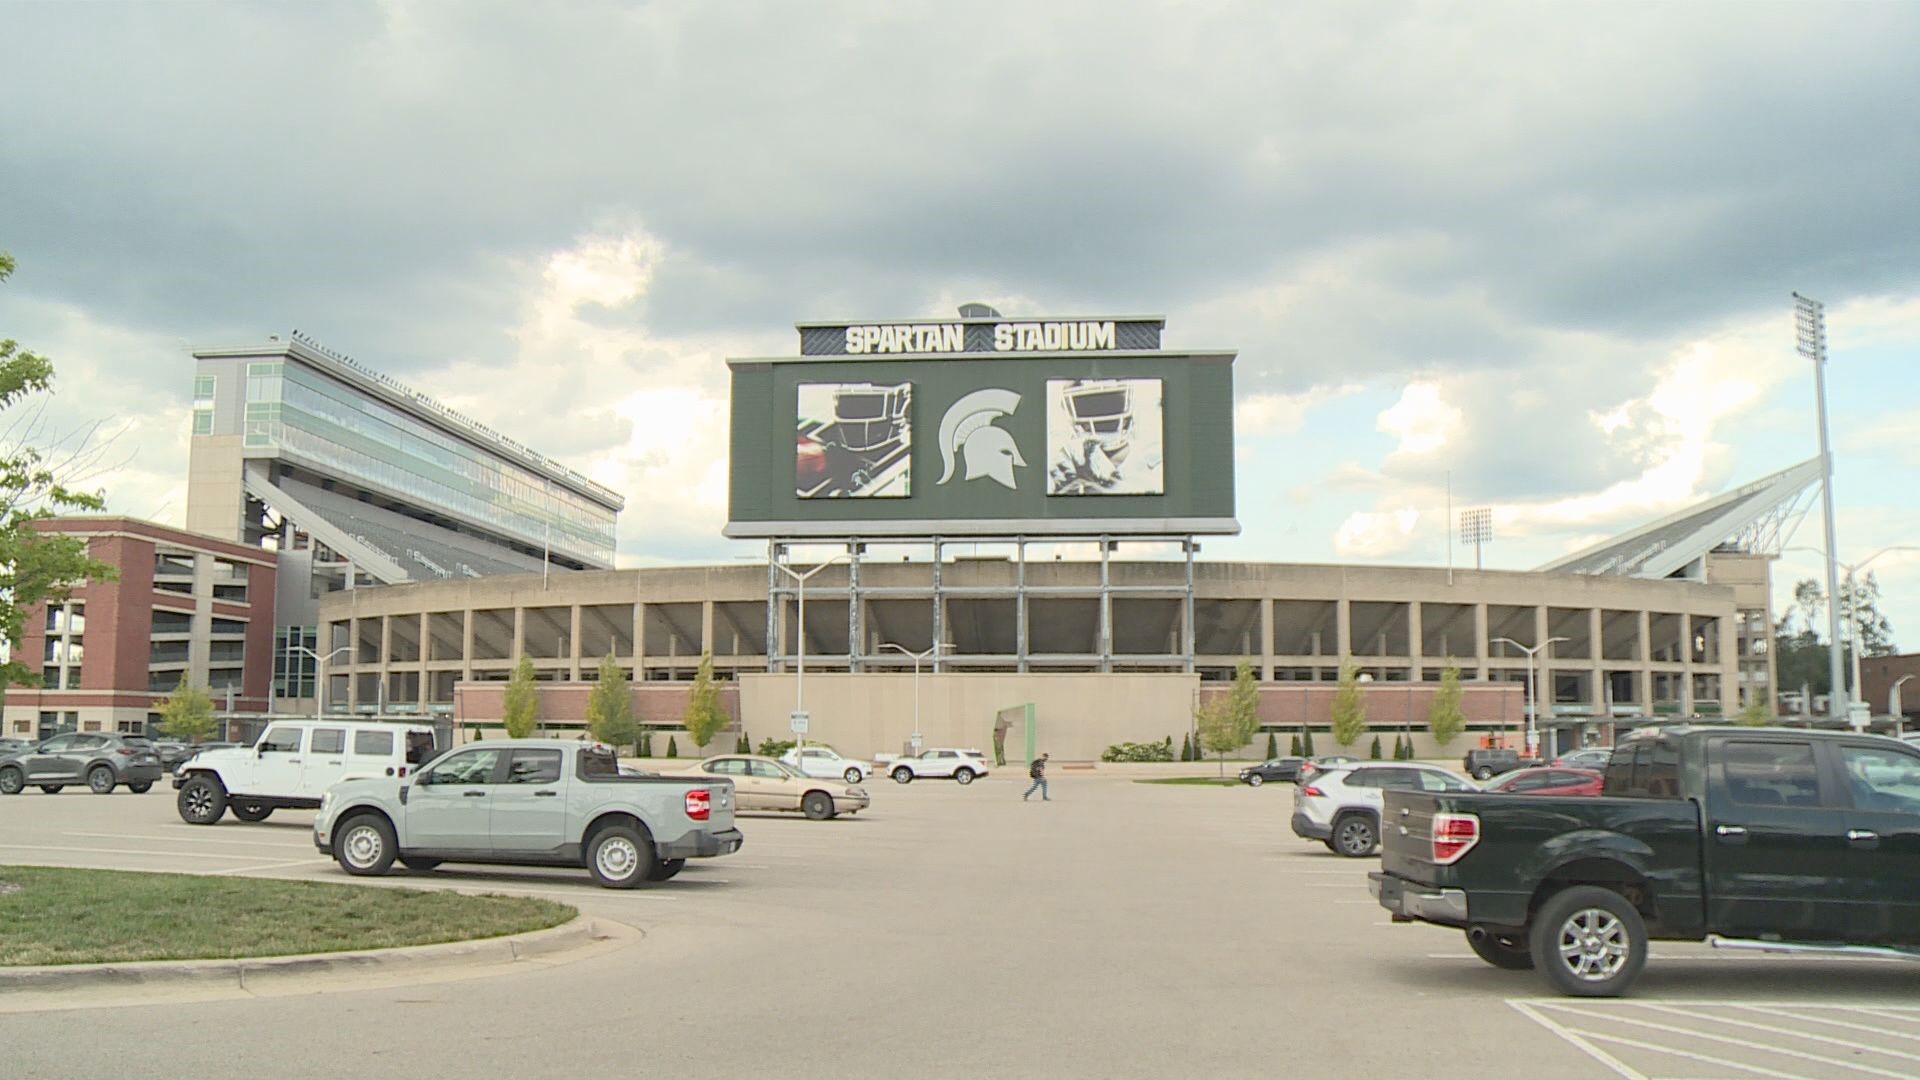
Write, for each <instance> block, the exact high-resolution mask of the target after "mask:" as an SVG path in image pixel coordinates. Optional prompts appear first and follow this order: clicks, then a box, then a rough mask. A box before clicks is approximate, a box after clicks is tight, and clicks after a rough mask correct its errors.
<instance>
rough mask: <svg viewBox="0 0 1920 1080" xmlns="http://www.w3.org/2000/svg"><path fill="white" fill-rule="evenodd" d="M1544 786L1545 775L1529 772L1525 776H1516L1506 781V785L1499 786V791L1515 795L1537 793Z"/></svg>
mask: <svg viewBox="0 0 1920 1080" xmlns="http://www.w3.org/2000/svg"><path fill="white" fill-rule="evenodd" d="M1546 786H1547V774H1546V773H1536V772H1530V773H1527V774H1525V775H1524V776H1516V777H1514V778H1513V779H1511V780H1509V781H1507V782H1506V784H1504V785H1502V786H1501V789H1500V790H1502V791H1506V792H1510V793H1512V794H1516V795H1517V794H1519V793H1520V792H1523V791H1538V790H1540V789H1541V788H1543V787H1546Z"/></svg>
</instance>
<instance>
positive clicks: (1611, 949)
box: [1560, 908, 1631, 982]
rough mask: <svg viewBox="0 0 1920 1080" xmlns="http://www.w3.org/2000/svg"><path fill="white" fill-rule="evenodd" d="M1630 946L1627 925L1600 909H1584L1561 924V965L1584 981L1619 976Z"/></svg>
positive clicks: (1596, 980) (1602, 980) (1603, 979)
mask: <svg viewBox="0 0 1920 1080" xmlns="http://www.w3.org/2000/svg"><path fill="white" fill-rule="evenodd" d="M1630 944H1631V942H1630V941H1629V938H1628V934H1627V927H1626V924H1625V923H1623V922H1621V921H1620V920H1619V919H1618V918H1616V917H1615V916H1614V914H1613V913H1612V912H1610V911H1604V910H1602V909H1600V908H1583V909H1582V910H1580V911H1576V912H1574V913H1573V914H1572V915H1569V916H1568V917H1567V920H1566V921H1565V922H1563V923H1561V924H1560V962H1561V963H1563V964H1565V965H1566V966H1567V970H1568V971H1570V972H1572V973H1573V977H1574V978H1576V979H1579V980H1581V981H1583V982H1605V981H1607V980H1608V979H1611V978H1613V977H1614V976H1615V975H1618V974H1619V973H1620V969H1621V968H1623V967H1625V966H1626V964H1627V954H1628V951H1629V947H1630Z"/></svg>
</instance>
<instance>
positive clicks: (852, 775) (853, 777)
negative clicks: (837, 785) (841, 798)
mask: <svg viewBox="0 0 1920 1080" xmlns="http://www.w3.org/2000/svg"><path fill="white" fill-rule="evenodd" d="M841 775H842V776H843V777H845V778H846V781H847V783H849V784H857V783H859V782H860V770H859V769H848V770H847V771H846V772H844V773H842V774H841Z"/></svg>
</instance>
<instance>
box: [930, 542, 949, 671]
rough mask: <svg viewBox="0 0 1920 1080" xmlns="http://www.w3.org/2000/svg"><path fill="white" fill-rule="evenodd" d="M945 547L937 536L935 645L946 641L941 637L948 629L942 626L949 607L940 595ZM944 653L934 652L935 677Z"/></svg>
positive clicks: (934, 563)
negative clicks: (941, 655) (941, 560)
mask: <svg viewBox="0 0 1920 1080" xmlns="http://www.w3.org/2000/svg"><path fill="white" fill-rule="evenodd" d="M944 547H945V545H944V544H942V543H941V542H940V538H939V537H937V536H936V537H934V538H933V643H934V644H935V645H938V644H939V643H940V642H942V641H944V640H946V639H945V638H942V637H941V636H940V635H941V633H942V632H943V631H944V630H945V629H946V628H945V626H944V625H942V624H943V623H945V621H946V607H947V605H946V600H945V598H944V597H942V596H941V594H940V559H941V551H942V549H943V548H944ZM943 651H945V650H942V649H935V650H933V673H934V674H935V675H938V674H940V654H941V653H942V652H943Z"/></svg>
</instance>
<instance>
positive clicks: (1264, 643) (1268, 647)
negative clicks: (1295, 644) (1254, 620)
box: [1259, 593, 1273, 682]
mask: <svg viewBox="0 0 1920 1080" xmlns="http://www.w3.org/2000/svg"><path fill="white" fill-rule="evenodd" d="M1259 604H1260V681H1261V682H1272V681H1273V597H1272V596H1270V595H1267V594H1265V593H1263V594H1261V596H1260V600H1259Z"/></svg>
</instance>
